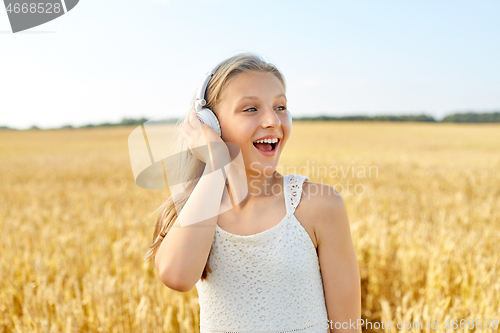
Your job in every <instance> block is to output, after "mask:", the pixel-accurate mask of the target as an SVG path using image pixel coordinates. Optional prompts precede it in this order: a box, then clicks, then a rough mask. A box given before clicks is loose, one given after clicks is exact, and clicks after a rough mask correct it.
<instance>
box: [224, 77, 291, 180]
mask: <svg viewBox="0 0 500 333" xmlns="http://www.w3.org/2000/svg"><path fill="white" fill-rule="evenodd" d="M215 111H216V114H217V116H218V119H219V122H220V126H221V131H222V140H224V141H225V142H232V143H235V144H237V145H238V146H239V147H240V149H241V152H242V155H243V160H244V161H245V167H246V169H247V170H246V171H247V176H249V175H254V176H255V175H272V173H273V172H274V171H275V170H276V167H277V166H278V162H279V158H280V155H281V152H282V151H283V148H284V147H285V144H286V142H287V140H288V137H289V135H290V131H291V120H292V117H291V115H290V112H289V111H288V110H287V101H286V96H285V92H284V89H283V85H282V84H281V82H280V80H278V78H277V77H276V76H275V75H274V74H272V73H263V72H256V71H250V72H243V73H240V74H238V75H236V76H234V77H232V78H231V79H230V80H229V81H228V82H227V85H226V86H225V88H224V89H223V91H222V94H221V100H220V103H219V105H218V106H217V108H216V109H215ZM264 137H266V138H267V137H272V138H279V141H278V142H277V143H275V144H272V146H273V147H274V149H273V150H272V151H270V152H268V151H265V149H266V148H267V149H269V144H256V145H254V141H256V140H258V139H261V138H264ZM266 146H267V147H266ZM258 147H260V148H262V149H259V148H258Z"/></svg>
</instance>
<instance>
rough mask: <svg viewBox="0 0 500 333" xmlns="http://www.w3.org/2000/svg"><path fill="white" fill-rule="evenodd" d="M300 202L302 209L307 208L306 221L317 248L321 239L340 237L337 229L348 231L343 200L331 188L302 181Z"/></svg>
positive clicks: (326, 185)
mask: <svg viewBox="0 0 500 333" xmlns="http://www.w3.org/2000/svg"><path fill="white" fill-rule="evenodd" d="M301 202H302V203H301V204H302V205H303V206H304V207H303V208H306V207H307V209H306V210H307V215H308V220H309V221H311V224H312V226H313V228H314V234H315V236H316V240H317V243H318V246H320V245H321V243H322V240H323V239H327V238H328V239H329V240H331V238H332V237H335V235H338V236H340V235H341V234H340V233H338V231H339V229H343V230H345V229H346V228H347V229H349V220H348V217H347V211H346V207H345V203H344V199H343V198H342V196H341V195H340V193H339V192H338V191H337V190H336V189H335V188H333V187H332V186H330V185H328V184H321V183H314V182H310V181H307V180H306V181H304V183H303V186H302V198H301ZM349 236H350V232H349Z"/></svg>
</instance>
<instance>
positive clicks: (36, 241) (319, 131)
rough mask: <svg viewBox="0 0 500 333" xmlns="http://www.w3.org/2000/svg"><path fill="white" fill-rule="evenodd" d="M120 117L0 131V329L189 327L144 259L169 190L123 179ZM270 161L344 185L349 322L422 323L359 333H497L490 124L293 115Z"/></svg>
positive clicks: (186, 314) (499, 230) (496, 221)
mask: <svg viewBox="0 0 500 333" xmlns="http://www.w3.org/2000/svg"><path fill="white" fill-rule="evenodd" d="M133 128H134V127H121V128H118V127H116V128H94V129H77V130H71V129H70V130H50V131H49V130H47V131H36V130H31V131H0V184H1V192H0V233H1V236H2V242H1V243H0V253H1V256H0V284H1V285H0V332H197V331H198V325H199V307H198V302H197V292H196V289H195V288H193V290H191V291H189V292H187V293H181V292H176V291H172V290H169V289H168V288H167V287H165V286H164V285H163V284H162V283H161V282H160V280H159V279H158V278H157V275H156V271H155V268H154V265H152V262H145V261H143V259H142V258H143V255H144V253H145V252H146V250H147V247H148V245H149V243H150V241H151V237H152V231H153V224H154V218H155V214H152V215H151V213H153V212H154V210H155V209H156V208H157V207H158V206H159V205H160V204H161V202H162V201H163V200H165V199H166V196H167V195H168V192H167V191H166V190H145V189H141V188H139V187H137V186H136V185H135V183H134V180H133V176H132V171H131V166H130V161H129V156H128V147H127V138H128V135H129V134H130V132H131V131H132V129H133ZM321 166H323V169H321V168H320V167H321ZM299 167H302V168H301V169H299ZM348 167H349V169H347V168H348ZM370 167H371V168H370ZM307 168H309V169H307ZM335 168H337V171H338V173H337V175H338V177H336V178H334V177H333V176H335V174H334V171H335ZM353 168H354V170H355V172H354V173H352V170H353ZM369 168H370V169H369ZM363 169H364V170H365V173H363V172H362V170H363ZM308 170H309V174H308V173H307V172H308ZM278 171H280V172H281V173H285V174H288V173H300V174H302V175H308V176H309V177H310V178H311V181H313V182H320V181H323V182H324V183H328V184H330V185H332V186H335V188H336V189H337V190H338V191H339V192H341V191H342V188H341V186H344V189H343V191H342V195H343V198H344V201H345V203H346V207H347V211H348V213H349V218H350V222H351V231H352V236H353V240H354V245H355V248H356V253H357V255H358V261H359V267H360V273H361V284H362V316H363V319H366V320H369V321H370V322H371V323H372V325H373V323H375V322H379V323H380V322H381V320H383V321H384V323H387V322H388V321H390V322H391V323H392V325H393V326H396V324H397V323H398V322H401V323H414V322H415V323H418V322H422V323H424V325H423V329H419V328H418V327H415V326H414V327H413V328H412V329H408V330H406V329H405V328H404V327H403V328H402V329H397V328H396V329H387V328H386V329H385V330H383V329H381V328H380V329H378V330H377V329H375V328H373V329H367V330H366V331H368V332H375V331H377V332H384V331H385V332H397V331H400V332H404V331H406V332H422V331H423V332H445V331H449V332H452V331H478V332H479V331H484V332H498V329H491V328H492V327H494V323H493V324H491V322H490V324H489V327H490V329H485V330H480V329H476V328H475V327H479V326H476V325H479V323H482V325H484V324H485V323H487V322H486V321H485V320H486V319H488V320H490V321H491V320H497V324H498V320H500V311H499V309H500V212H499V211H500V125H498V124H497V125H495V124H442V123H441V124H435V123H434V124H432V123H430V124H426V123H395V122H394V123H389V122H385V123H384V122H324V123H319V122H316V123H314V122H313V123H306V122H303V123H300V122H294V125H293V132H292V137H291V138H290V140H289V142H288V144H287V146H286V148H285V150H284V152H283V154H282V157H281V161H280V169H279V170H278ZM325 171H326V172H325ZM346 171H347V172H346ZM369 171H371V174H370V173H369ZM313 172H314V173H313ZM342 172H344V174H343V173H342ZM344 175H345V176H344ZM363 176H364V177H363ZM348 182H349V186H350V187H349V189H348V188H347V184H348ZM355 185H358V186H357V187H354V186H355ZM354 189H356V190H357V193H356V192H355V191H354ZM447 319H449V320H450V321H449V324H450V328H448V329H447V328H445V327H444V325H445V322H446V320H447ZM453 319H457V321H455V322H453ZM461 319H465V320H471V319H474V320H477V319H479V321H477V322H474V324H472V322H467V323H469V324H470V327H474V328H471V329H468V328H467V327H466V328H465V329H463V330H462V329H461V328H460V320H461ZM429 321H432V322H435V321H438V325H439V326H438V327H439V328H438V329H432V330H430V329H429V328H428V326H427V325H428V322H429ZM453 323H454V324H455V327H458V329H456V330H455V329H453V328H452V327H451V325H452V324H453ZM462 323H463V325H462V327H465V326H467V325H465V324H464V323H465V322H464V321H462ZM497 327H498V326H497Z"/></svg>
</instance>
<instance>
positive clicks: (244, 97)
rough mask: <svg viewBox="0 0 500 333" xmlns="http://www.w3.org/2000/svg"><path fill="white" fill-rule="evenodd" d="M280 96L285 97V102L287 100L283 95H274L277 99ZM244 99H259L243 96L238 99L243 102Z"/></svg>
mask: <svg viewBox="0 0 500 333" xmlns="http://www.w3.org/2000/svg"><path fill="white" fill-rule="evenodd" d="M281 96H283V97H285V100H287V99H286V96H285V94H279V95H276V97H275V98H278V97H281ZM245 99H259V97H257V96H243V97H242V98H240V101H242V100H245Z"/></svg>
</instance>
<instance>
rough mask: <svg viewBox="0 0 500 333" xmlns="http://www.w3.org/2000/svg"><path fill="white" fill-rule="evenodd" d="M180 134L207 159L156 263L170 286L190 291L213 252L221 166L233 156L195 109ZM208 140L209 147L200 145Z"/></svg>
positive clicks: (195, 152) (198, 155) (222, 186)
mask: <svg viewBox="0 0 500 333" xmlns="http://www.w3.org/2000/svg"><path fill="white" fill-rule="evenodd" d="M181 134H182V136H183V138H184V139H185V141H186V142H187V144H188V146H189V148H190V149H191V152H192V153H193V155H194V156H196V158H198V159H199V160H200V161H202V162H204V163H206V164H205V173H204V175H203V176H202V177H201V178H200V179H199V181H198V183H197V184H196V186H195V188H194V190H193V192H192V193H191V195H190V196H189V198H188V200H187V202H186V203H185V205H184V207H183V208H182V210H181V211H180V213H179V216H178V217H177V219H176V221H175V222H174V224H173V225H172V227H171V228H170V230H169V231H168V233H167V235H166V236H165V238H164V239H163V241H162V243H161V244H160V246H159V248H158V251H157V253H156V257H155V266H156V267H157V269H158V273H159V275H160V279H161V280H162V282H163V283H164V284H165V285H166V286H167V287H169V288H171V289H174V290H178V291H189V290H190V289H191V288H192V287H193V286H194V285H195V284H196V282H197V281H198V280H199V278H200V277H201V275H202V273H203V269H204V268H205V265H206V262H207V259H208V256H209V254H210V248H211V246H212V241H213V237H214V233H215V226H216V224H217V220H218V215H219V212H220V211H221V204H222V203H223V202H222V197H223V194H224V189H225V181H226V179H225V178H224V173H223V172H222V170H221V169H220V168H221V167H223V166H230V162H231V157H230V154H229V150H227V147H226V146H225V145H224V142H223V141H222V139H221V137H219V136H218V135H217V134H216V133H215V131H214V130H213V129H211V128H210V127H209V126H208V125H205V124H202V123H201V122H200V120H199V119H198V118H197V117H196V113H195V111H194V109H193V110H191V113H190V115H189V117H188V119H187V121H186V122H185V123H184V125H183V127H182V128H181ZM207 143H210V146H209V147H210V148H209V149H197V147H203V146H205V145H207ZM212 143H216V144H212ZM212 166H213V167H214V170H215V171H213V172H211V171H212ZM233 169H234V168H232V167H230V168H229V169H228V170H226V172H227V173H228V176H227V177H228V178H229V182H231V179H232V178H234V177H233V176H231V174H236V173H235V171H234V170H233ZM232 170H233V171H232Z"/></svg>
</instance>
